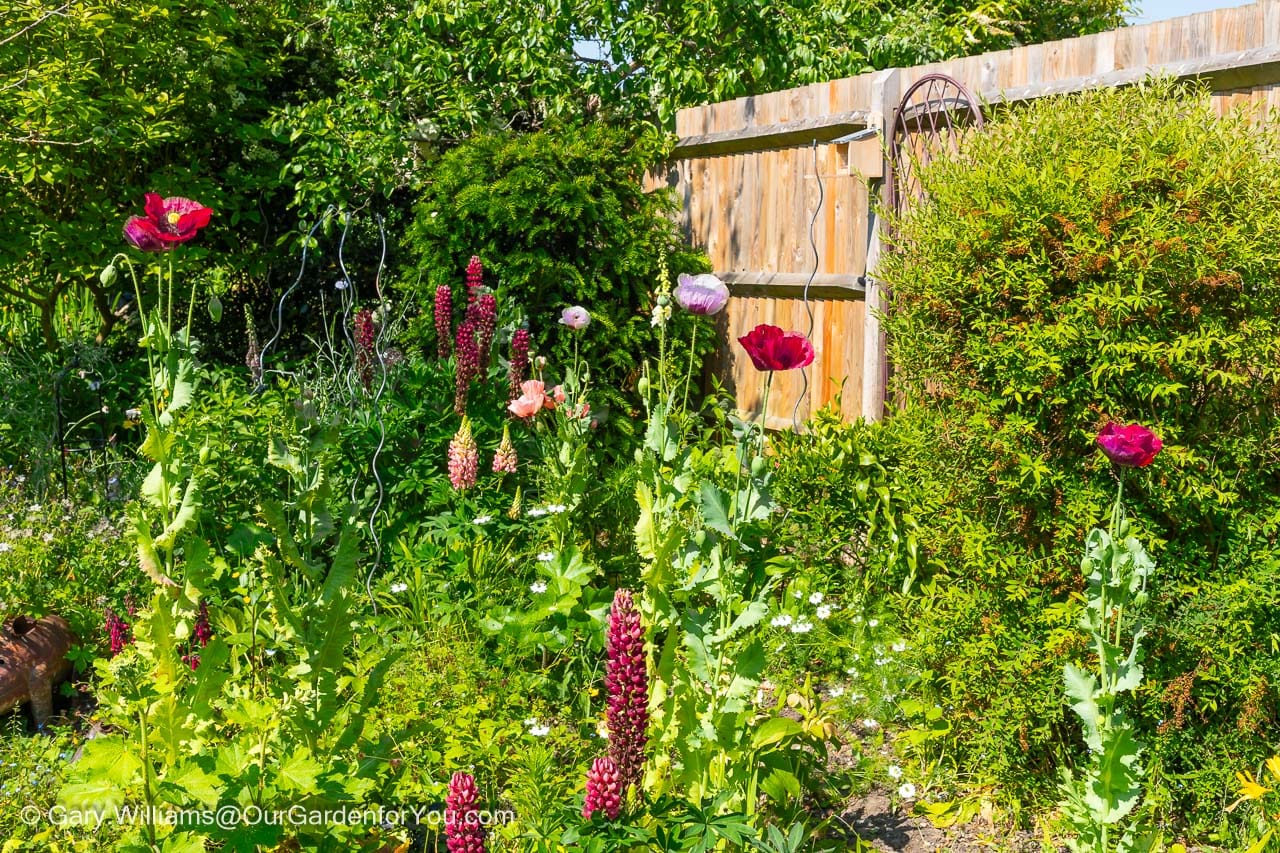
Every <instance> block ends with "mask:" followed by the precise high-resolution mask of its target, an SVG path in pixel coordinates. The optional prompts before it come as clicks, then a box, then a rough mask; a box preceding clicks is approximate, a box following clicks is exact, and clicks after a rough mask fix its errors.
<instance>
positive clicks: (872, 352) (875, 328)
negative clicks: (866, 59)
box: [862, 68, 900, 423]
mask: <svg viewBox="0 0 1280 853" xmlns="http://www.w3.org/2000/svg"><path fill="white" fill-rule="evenodd" d="M898 78H899V71H898V69H897V68H890V69H887V70H885V71H881V72H880V73H879V74H877V75H876V77H875V79H874V80H873V81H872V83H871V111H870V118H869V119H868V122H867V123H868V126H869V127H872V128H874V129H875V130H877V131H878V132H879V134H880V146H881V150H882V156H887V153H886V149H887V146H888V144H889V140H888V134H889V132H890V128H889V122H890V121H892V120H893V110H894V108H895V107H897V105H898V90H899V88H900V87H899V79H898ZM888 169H889V164H888V163H887V162H886V164H885V168H884V170H883V172H882V176H881V178H880V180H878V181H873V182H871V185H870V186H869V187H868V191H867V195H868V198H867V207H868V216H867V223H868V226H869V231H870V240H869V243H868V245H867V273H866V282H867V285H866V302H865V303H864V304H863V308H864V310H865V316H864V320H863V335H862V418H863V420H865V421H867V422H868V423H874V422H876V421H879V420H881V419H883V418H884V401H885V395H886V393H887V389H888V385H889V362H888V357H887V355H886V353H885V335H884V329H883V328H882V327H881V325H880V312H881V311H883V310H884V306H885V299H884V288H883V287H882V286H881V284H880V281H879V279H877V278H876V277H875V274H876V264H877V263H879V261H880V252H881V247H882V246H883V244H884V237H883V232H884V227H885V226H884V220H883V219H882V217H881V216H880V214H879V212H878V211H877V207H878V206H877V205H876V204H875V203H874V197H875V196H877V195H878V196H879V197H880V203H881V204H884V202H885V189H886V183H885V182H886V180H887V179H888V177H889V173H888Z"/></svg>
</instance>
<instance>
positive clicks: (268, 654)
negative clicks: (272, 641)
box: [262, 649, 276, 658]
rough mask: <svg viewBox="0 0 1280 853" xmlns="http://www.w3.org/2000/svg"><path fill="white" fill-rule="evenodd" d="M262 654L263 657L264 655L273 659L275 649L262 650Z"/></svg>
mask: <svg viewBox="0 0 1280 853" xmlns="http://www.w3.org/2000/svg"><path fill="white" fill-rule="evenodd" d="M262 653H263V654H264V655H266V656H267V657H269V658H273V657H275V656H276V650H275V649H263V651H262Z"/></svg>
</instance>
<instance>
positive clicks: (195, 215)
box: [124, 193, 213, 252]
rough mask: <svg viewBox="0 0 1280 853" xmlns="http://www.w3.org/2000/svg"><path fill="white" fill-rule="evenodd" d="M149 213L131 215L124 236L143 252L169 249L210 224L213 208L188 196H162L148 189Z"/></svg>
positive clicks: (125, 226)
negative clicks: (149, 191)
mask: <svg viewBox="0 0 1280 853" xmlns="http://www.w3.org/2000/svg"><path fill="white" fill-rule="evenodd" d="M146 212H147V215H146V216H131V217H129V219H128V221H127V222H125V224H124V237H125V239H126V240H128V241H129V242H130V243H131V244H132V245H133V246H135V247H137V248H139V249H141V250H142V251H144V252H167V251H169V250H170V249H172V248H173V247H174V246H175V245H177V244H178V243H185V242H187V241H188V240H190V239H191V238H192V237H194V236H196V232H198V231H199V230H200V229H201V228H203V227H205V226H206V225H208V224H209V217H210V216H212V215H213V211H212V210H210V209H209V208H207V207H205V206H204V205H203V204H200V202H198V201H192V200H191V199H189V198H182V197H180V196H173V197H171V198H161V197H160V196H159V195H158V194H156V193H147V204H146Z"/></svg>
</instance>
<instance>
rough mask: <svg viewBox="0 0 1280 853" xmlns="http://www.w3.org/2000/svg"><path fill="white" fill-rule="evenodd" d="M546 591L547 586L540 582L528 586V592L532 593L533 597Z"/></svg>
mask: <svg viewBox="0 0 1280 853" xmlns="http://www.w3.org/2000/svg"><path fill="white" fill-rule="evenodd" d="M546 591H547V585H546V584H545V583H543V582H542V581H537V582H536V583H531V584H529V592H532V593H533V594H534V595H541V594H542V593H544V592H546Z"/></svg>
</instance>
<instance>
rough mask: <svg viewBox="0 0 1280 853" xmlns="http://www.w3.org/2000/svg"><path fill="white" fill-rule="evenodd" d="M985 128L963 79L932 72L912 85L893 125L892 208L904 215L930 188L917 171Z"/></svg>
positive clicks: (890, 152) (890, 153) (889, 180)
mask: <svg viewBox="0 0 1280 853" xmlns="http://www.w3.org/2000/svg"><path fill="white" fill-rule="evenodd" d="M981 129H982V109H981V108H980V107H979V106H978V103H977V101H976V100H975V99H974V97H973V95H972V94H971V93H970V92H969V90H968V89H967V88H966V87H965V85H964V84H963V83H961V82H960V81H959V80H956V79H955V78H954V77H949V76H947V75H946V74H927V75H925V76H924V77H921V78H920V79H919V80H917V81H916V82H915V83H913V84H912V85H911V88H909V89H907V91H906V94H904V95H903V96H902V101H901V102H900V103H899V104H898V107H897V109H895V110H894V111H893V123H892V124H891V125H890V127H889V139H888V142H889V145H888V157H889V168H888V170H887V172H888V174H887V176H886V179H885V183H886V188H885V192H886V195H887V199H886V200H887V201H888V204H889V209H890V210H892V211H893V212H894V213H895V214H900V213H902V211H903V210H904V209H905V208H906V206H907V205H908V204H910V203H911V201H913V200H914V199H917V198H920V197H921V196H922V195H923V194H924V192H923V189H922V188H921V186H920V179H919V177H918V176H917V175H916V169H917V168H918V167H919V166H923V165H924V164H926V163H928V162H929V161H930V160H932V159H933V158H934V157H936V156H938V155H939V154H942V153H944V152H946V153H951V152H954V151H955V150H956V149H957V148H958V147H959V145H960V143H961V142H962V141H963V140H964V138H965V136H967V135H968V134H969V133H970V132H971V131H974V130H981Z"/></svg>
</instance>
